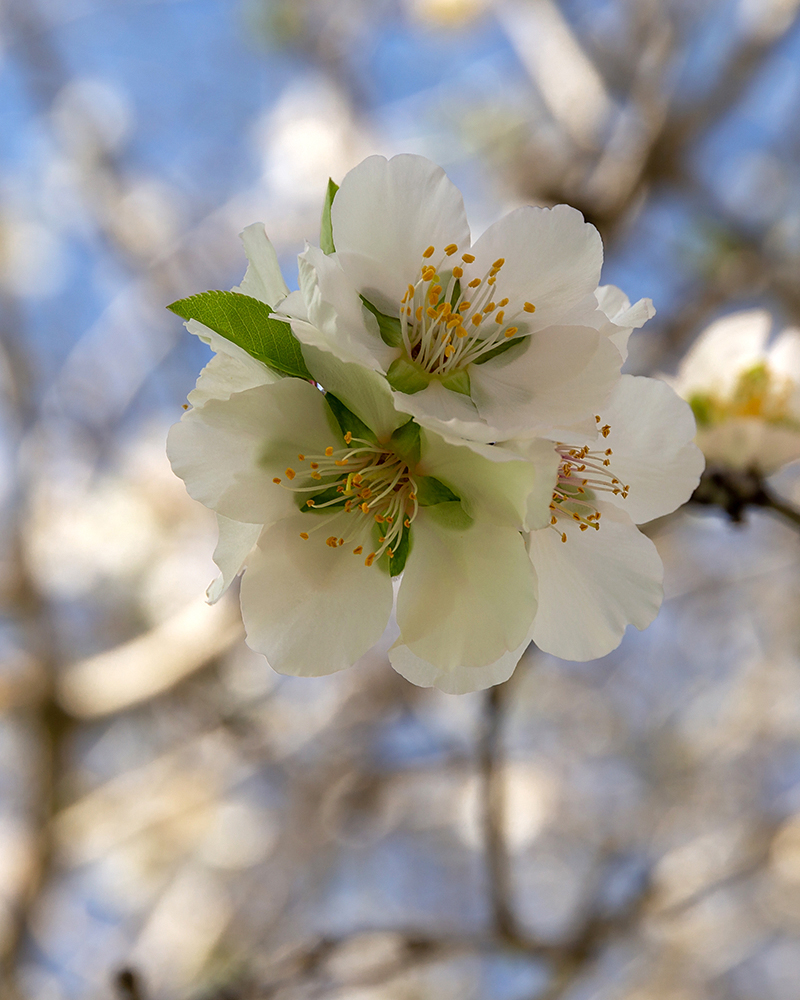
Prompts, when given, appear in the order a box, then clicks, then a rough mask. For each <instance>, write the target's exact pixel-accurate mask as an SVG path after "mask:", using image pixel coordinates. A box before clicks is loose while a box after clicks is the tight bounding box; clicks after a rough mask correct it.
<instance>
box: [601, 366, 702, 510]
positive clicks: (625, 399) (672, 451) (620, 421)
mask: <svg viewBox="0 0 800 1000" xmlns="http://www.w3.org/2000/svg"><path fill="white" fill-rule="evenodd" d="M600 414H601V417H602V420H603V422H604V423H606V424H608V425H609V426H610V427H611V431H610V432H609V435H608V437H607V438H605V439H603V438H601V439H600V441H601V442H604V445H605V447H608V448H611V450H612V452H613V454H612V455H611V456H610V462H611V465H610V466H609V468H608V471H609V472H610V473H611V474H613V475H614V476H615V477H616V478H617V479H619V480H621V481H622V482H623V483H624V484H626V485H629V486H630V493H629V494H628V496H627V498H625V499H623V497H622V496H613V495H608V496H607V499H608V501H609V502H610V503H613V504H614V505H615V506H617V507H619V508H620V509H621V510H624V511H625V513H626V514H628V516H629V517H630V518H631V520H633V521H635V522H636V524H643V523H644V522H645V521H651V520H652V519H653V518H654V517H662V516H663V515H664V514H669V513H671V512H672V511H673V510H675V508H676V507H679V506H680V505H681V504H682V503H685V502H686V501H687V500H688V499H689V497H690V496H691V495H692V493H693V492H694V490H695V487H696V486H697V484H698V482H699V481H700V475H701V473H702V471H703V466H704V464H705V462H704V459H703V453H702V452H701V451H700V449H699V448H698V447H697V446H696V445H695V444H694V443H693V442H694V436H695V422H694V416H693V415H692V411H691V408H690V407H689V404H688V403H686V402H685V401H684V400H683V399H681V398H680V396H678V395H677V394H676V393H675V392H674V391H673V390H672V389H671V388H670V386H668V385H667V384H666V383H665V382H662V381H660V380H659V379H655V378H644V377H642V376H636V377H634V376H633V375H623V376H622V378H621V379H620V381H619V384H618V385H617V386H616V388H615V389H614V391H613V392H612V393H611V396H610V397H609V400H608V402H607V403H606V405H605V406H604V407H603V408H602V409H601V410H600ZM600 447H603V444H600Z"/></svg>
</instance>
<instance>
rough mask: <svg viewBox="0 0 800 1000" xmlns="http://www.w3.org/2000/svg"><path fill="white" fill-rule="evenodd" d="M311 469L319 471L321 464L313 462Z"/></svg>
mask: <svg viewBox="0 0 800 1000" xmlns="http://www.w3.org/2000/svg"><path fill="white" fill-rule="evenodd" d="M311 468H312V469H318V468H319V462H312V463H311Z"/></svg>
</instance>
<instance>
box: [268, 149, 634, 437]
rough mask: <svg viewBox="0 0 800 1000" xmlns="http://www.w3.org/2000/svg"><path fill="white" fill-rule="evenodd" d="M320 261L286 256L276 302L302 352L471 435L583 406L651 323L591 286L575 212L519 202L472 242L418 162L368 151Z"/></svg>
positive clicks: (606, 384)
mask: <svg viewBox="0 0 800 1000" xmlns="http://www.w3.org/2000/svg"><path fill="white" fill-rule="evenodd" d="M331 222H332V229H333V241H334V243H335V246H336V251H335V253H332V254H329V255H327V254H325V253H323V252H322V250H320V249H319V248H317V247H308V248H307V249H306V251H305V252H304V253H303V254H301V255H300V292H298V293H294V294H293V295H292V296H290V297H289V298H288V299H287V300H286V301H285V302H284V303H283V305H282V306H281V311H282V312H283V313H284V314H285V315H288V316H291V317H292V318H293V324H292V325H293V329H294V332H295V334H296V336H297V337H298V339H299V340H300V341H302V342H303V343H304V344H307V345H310V346H313V347H316V348H319V349H321V350H323V351H326V352H330V353H332V354H334V355H335V356H336V357H337V358H338V359H339V360H341V361H343V362H349V363H356V364H359V365H362V366H364V367H366V368H370V369H372V370H374V371H377V372H379V373H381V374H384V375H385V376H386V378H387V379H388V381H389V383H390V384H391V385H392V387H393V389H394V390H395V394H394V395H395V406H396V407H397V408H398V409H401V410H403V411H404V412H406V413H408V414H410V415H412V416H414V417H415V419H417V420H418V421H419V422H420V423H421V424H424V425H425V426H427V427H431V428H433V429H438V430H441V431H443V432H445V433H452V434H456V435H459V436H461V437H464V438H468V439H471V440H479V441H484V442H488V441H497V440H503V439H506V438H512V437H535V436H537V435H541V434H543V433H546V432H547V431H549V430H551V429H553V428H558V427H565V426H571V425H574V424H575V423H577V422H579V421H581V420H585V419H586V417H587V416H588V415H591V414H593V413H595V412H596V410H597V409H598V407H599V406H600V405H601V404H602V403H603V402H604V401H605V399H606V398H607V397H608V394H609V392H610V391H611V390H612V388H613V387H614V385H615V384H616V382H617V381H618V379H619V370H620V365H621V356H620V355H621V354H622V355H623V356H624V351H625V344H626V342H627V338H628V336H629V334H630V332H631V330H632V329H633V328H634V327H638V326H641V325H642V323H644V322H645V321H646V320H647V319H648V318H649V317H650V316H651V315H652V314H653V311H652V306H651V304H650V302H649V300H641V301H640V302H638V303H636V305H634V306H631V305H630V303H629V302H628V300H627V299H625V297H624V296H623V294H622V293H621V292H620V291H619V290H618V289H615V288H612V287H608V286H607V287H604V288H598V281H599V278H600V270H601V266H602V262H603V249H602V244H601V240H600V236H599V234H598V233H597V230H596V229H595V228H594V227H593V226H591V225H588V224H587V223H585V222H584V221H583V217H582V216H581V214H580V213H579V212H577V211H576V210H575V209H572V208H569V207H568V206H566V205H558V206H556V207H555V208H552V209H545V208H532V207H524V208H519V209H517V210H516V211H513V212H511V213H510V214H509V215H507V216H505V217H504V218H503V219H501V220H500V221H499V222H497V223H495V224H494V225H492V226H490V228H489V229H488V230H487V231H486V232H485V233H484V234H483V235H482V236H481V237H480V239H479V240H478V241H477V242H476V243H475V245H474V246H472V245H471V239H470V231H469V227H468V225H467V220H466V215H465V212H464V204H463V201H462V198H461V194H460V193H459V191H458V189H457V188H456V187H455V186H454V185H453V184H452V183H451V182H450V181H449V180H448V178H447V176H446V175H445V173H444V171H443V170H442V169H441V168H440V167H437V166H436V165H435V164H433V163H431V162H430V161H429V160H426V159H424V158H423V157H420V156H412V155H401V156H396V157H394V158H393V159H392V160H388V161H387V160H385V159H384V158H383V157H379V156H372V157H369V158H368V159H366V160H364V161H363V162H362V163H361V164H359V165H358V166H357V167H355V168H354V169H353V170H351V171H350V173H348V174H347V176H346V177H345V178H344V181H343V182H342V186H341V188H340V189H339V190H338V193H337V194H336V197H335V200H334V201H333V205H332V209H331Z"/></svg>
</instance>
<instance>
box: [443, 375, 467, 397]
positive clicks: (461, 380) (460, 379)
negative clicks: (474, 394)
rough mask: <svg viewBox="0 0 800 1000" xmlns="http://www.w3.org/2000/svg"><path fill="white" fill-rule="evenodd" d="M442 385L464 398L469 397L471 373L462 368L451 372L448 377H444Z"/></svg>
mask: <svg viewBox="0 0 800 1000" xmlns="http://www.w3.org/2000/svg"><path fill="white" fill-rule="evenodd" d="M442 385H443V386H444V387H445V389H449V390H450V392H460V393H462V394H463V395H464V396H469V390H470V384H469V371H467V369H466V368H461V369H459V370H457V371H454V372H450V373H449V374H448V375H443V376H442Z"/></svg>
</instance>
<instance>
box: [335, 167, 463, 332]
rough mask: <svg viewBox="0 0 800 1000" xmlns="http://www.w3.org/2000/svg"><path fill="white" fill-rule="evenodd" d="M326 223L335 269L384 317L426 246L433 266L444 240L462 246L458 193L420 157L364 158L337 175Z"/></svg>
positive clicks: (396, 301) (410, 278)
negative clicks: (338, 264)
mask: <svg viewBox="0 0 800 1000" xmlns="http://www.w3.org/2000/svg"><path fill="white" fill-rule="evenodd" d="M331 221H332V223H333V239H334V243H335V244H336V253H337V256H338V257H339V259H340V261H341V265H342V267H343V268H344V270H345V271H346V272H347V274H348V275H349V277H350V278H351V280H352V281H353V283H354V284H355V285H356V287H357V288H358V290H359V292H361V293H362V294H363V295H365V296H366V298H368V299H369V301H370V302H372V303H373V305H375V306H377V307H378V308H379V309H380V310H381V311H382V312H385V313H387V314H389V315H394V316H396V315H397V311H398V308H399V305H400V299H401V298H402V297H403V295H404V294H405V291H406V287H407V286H408V284H409V282H413V281H416V279H417V276H418V274H419V270H420V265H421V263H422V253H423V251H424V250H425V249H426V248H427V247H429V246H433V247H435V248H436V254H435V255H434V256H433V257H432V258H431V261H432V263H433V264H434V265H435V264H437V263H438V261H439V259H440V258H441V255H442V251H443V250H444V248H445V246H447V245H448V244H450V243H455V244H457V245H458V248H459V250H462V251H463V250H467V249H469V243H470V236H469V226H468V225H467V219H466V213H465V212H464V201H463V199H462V197H461V192H460V191H459V190H458V188H457V187H456V186H455V185H454V184H453V183H452V182H451V181H450V180H449V179H448V177H447V175H446V174H445V172H444V170H442V168H441V167H437V166H436V164H435V163H431V161H430V160H426V159H425V157H423V156H415V155H412V154H406V153H404V154H402V155H400V156H395V157H393V158H392V159H391V160H385V159H384V158H383V157H382V156H370V157H368V158H367V159H366V160H364V161H363V162H362V163H359V165H358V166H357V167H354V168H353V170H351V171H350V173H348V174H347V176H346V177H345V178H344V180H343V181H342V186H341V187H340V189H339V191H338V193H337V195H336V198H335V199H334V202H333V208H332V210H331ZM454 259H457V258H454Z"/></svg>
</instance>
